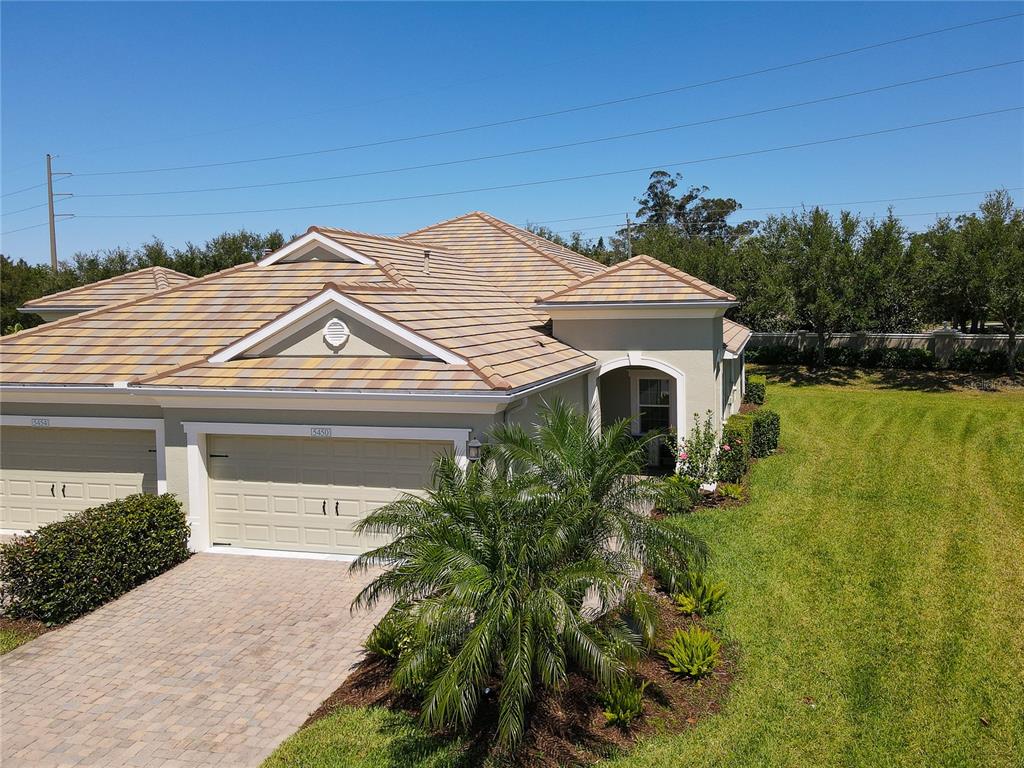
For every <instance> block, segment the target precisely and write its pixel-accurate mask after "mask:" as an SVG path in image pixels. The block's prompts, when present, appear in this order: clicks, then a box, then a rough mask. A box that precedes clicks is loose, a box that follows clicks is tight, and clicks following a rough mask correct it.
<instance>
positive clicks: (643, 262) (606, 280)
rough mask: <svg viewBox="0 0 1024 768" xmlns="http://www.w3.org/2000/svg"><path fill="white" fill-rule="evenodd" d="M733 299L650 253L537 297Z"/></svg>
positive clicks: (563, 300)
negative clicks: (653, 257)
mask: <svg viewBox="0 0 1024 768" xmlns="http://www.w3.org/2000/svg"><path fill="white" fill-rule="evenodd" d="M708 300H718V301H735V300H736V297H735V296H733V295H732V294H731V293H726V292H725V291H723V290H721V289H719V288H716V287H715V286H713V285H711V284H710V283H705V282H704V281H703V280H698V279H697V278H696V277H694V276H693V275H688V274H686V273H685V272H683V271H682V270H679V269H675V268H674V267H670V266H668V265H667V264H664V263H662V262H660V261H658V260H657V259H652V258H651V257H650V256H644V255H640V256H634V257H633V258H631V259H627V260H626V261H622V262H619V263H618V264H616V265H614V266H612V267H608V268H607V269H605V270H603V271H602V272H600V273H598V274H595V275H591V276H589V277H585V278H583V279H582V280H577V281H576V282H574V283H572V284H571V285H568V286H566V287H565V288H563V289H561V290H559V291H555V292H554V293H552V294H550V295H547V296H545V297H544V298H542V299H539V303H540V304H541V305H542V306H543V305H546V304H556V305H557V304H590V303H621V302H680V301H708Z"/></svg>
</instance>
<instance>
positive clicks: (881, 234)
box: [850, 210, 924, 333]
mask: <svg viewBox="0 0 1024 768" xmlns="http://www.w3.org/2000/svg"><path fill="white" fill-rule="evenodd" d="M854 270H855V274H854V280H855V282H856V283H857V288H856V290H855V291H854V296H853V297H851V302H852V303H851V318H850V319H851V320H852V321H853V323H854V325H855V326H856V327H857V329H858V330H865V331H871V332H872V333H907V332H910V331H914V330H917V329H918V328H919V327H920V326H921V320H922V314H923V310H924V297H923V296H922V293H923V291H922V285H923V282H924V281H923V275H921V274H920V272H919V265H918V263H917V260H916V258H915V252H914V251H912V250H911V248H910V247H909V242H908V237H907V231H906V229H905V228H904V226H903V223H902V222H901V221H900V220H899V219H897V218H896V217H895V216H894V215H893V213H892V210H890V211H889V213H888V215H887V216H886V217H885V218H884V219H882V220H881V221H878V220H875V219H869V220H868V221H867V222H865V224H864V229H863V232H862V234H861V240H860V243H859V244H858V247H857V249H856V254H855V259H854Z"/></svg>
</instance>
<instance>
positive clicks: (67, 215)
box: [0, 213, 77, 235]
mask: <svg viewBox="0 0 1024 768" xmlns="http://www.w3.org/2000/svg"><path fill="white" fill-rule="evenodd" d="M56 216H57V223H58V224H59V223H60V222H62V221H67V220H68V219H74V218H77V217H76V216H75V214H73V213H58V214H56ZM62 216H63V217H64V218H60V217H62ZM49 224H50V222H49V220H47V221H44V222H42V223H41V224H30V225H29V226H27V227H18V228H17V229H8V230H7V231H6V232H0V235H13V234H14V233H15V232H24V231H25V230H26V229H39V227H46V226H49Z"/></svg>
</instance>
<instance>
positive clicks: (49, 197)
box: [46, 152, 75, 272]
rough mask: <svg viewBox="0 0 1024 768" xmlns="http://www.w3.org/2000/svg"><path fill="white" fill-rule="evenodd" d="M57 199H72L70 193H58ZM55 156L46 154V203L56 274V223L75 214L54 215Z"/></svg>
mask: <svg viewBox="0 0 1024 768" xmlns="http://www.w3.org/2000/svg"><path fill="white" fill-rule="evenodd" d="M57 175H58V176H70V175H71V174H70V173H58V174H57ZM56 196H57V197H71V196H72V195H71V193H70V192H58V193H57V195H56ZM53 198H54V194H53V155H51V154H50V153H49V152H47V153H46V202H47V205H48V207H49V209H50V267H51V268H52V269H53V271H54V272H56V271H57V227H56V221H57V216H63V217H65V218H74V215H75V214H73V213H58V214H56V215H54V212H53Z"/></svg>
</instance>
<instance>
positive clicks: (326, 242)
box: [257, 232, 374, 267]
mask: <svg viewBox="0 0 1024 768" xmlns="http://www.w3.org/2000/svg"><path fill="white" fill-rule="evenodd" d="M315 248H323V249H324V250H327V251H330V252H331V253H334V254H337V255H338V256H344V257H345V258H346V259H348V260H350V261H354V262H356V263H358V264H373V263H374V261H373V259H371V258H369V257H368V256H364V255H363V254H361V253H359V251H356V250H354V249H352V248H349V247H348V246H347V245H345V244H344V243H339V242H338V241H337V240H334V239H332V238H330V237H327V236H326V235H322V234H320V233H319V232H307V233H306V234H304V235H303V236H302V237H300V238H299V239H298V240H293V241H292V242H290V243H288V245H286V246H284V247H283V248H280V249H278V250H276V251H274V252H273V253H272V254H270V255H269V256H267V257H266V258H264V259H260V261H259V262H257V266H260V267H267V266H270V265H271V264H276V263H277V262H279V261H281V259H286V258H288V257H289V256H296V255H299V256H301V255H302V254H304V253H308V252H309V251H312V250H314V249H315Z"/></svg>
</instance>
